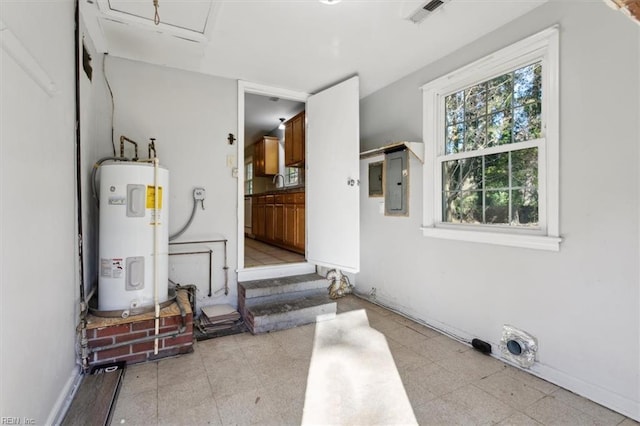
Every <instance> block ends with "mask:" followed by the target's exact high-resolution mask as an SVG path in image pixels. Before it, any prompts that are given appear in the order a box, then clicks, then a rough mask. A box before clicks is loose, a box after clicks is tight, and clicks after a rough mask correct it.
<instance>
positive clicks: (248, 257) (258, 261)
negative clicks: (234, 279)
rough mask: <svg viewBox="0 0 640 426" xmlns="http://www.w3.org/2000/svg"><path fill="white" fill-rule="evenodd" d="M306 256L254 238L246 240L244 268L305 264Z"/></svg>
mask: <svg viewBox="0 0 640 426" xmlns="http://www.w3.org/2000/svg"><path fill="white" fill-rule="evenodd" d="M304 260H305V259H304V256H303V255H301V254H298V253H294V252H292V251H289V250H284V249H281V248H279V247H276V246H271V245H269V244H265V243H263V242H261V241H257V240H254V239H252V238H245V239H244V266H245V267H248V268H250V267H254V266H264V265H277V264H280V263H296V262H304Z"/></svg>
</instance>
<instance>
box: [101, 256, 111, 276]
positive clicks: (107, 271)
mask: <svg viewBox="0 0 640 426" xmlns="http://www.w3.org/2000/svg"><path fill="white" fill-rule="evenodd" d="M100 276H102V277H108V278H111V259H100Z"/></svg>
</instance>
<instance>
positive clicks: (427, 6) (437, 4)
mask: <svg viewBox="0 0 640 426" xmlns="http://www.w3.org/2000/svg"><path fill="white" fill-rule="evenodd" d="M447 1H448V0H429V1H427V2H426V3H423V4H422V6H420V7H419V8H418V9H417V10H416V11H415V12H413V13H412V14H411V15H409V18H408V19H409V20H410V21H411V22H413V23H414V24H419V23H420V22H422V21H424V20H425V19H426V18H427V16H429V15H431V14H432V13H434V12H435V11H437V10H438V9H440V8H441V7H442V5H443V4H445V3H446V2H447Z"/></svg>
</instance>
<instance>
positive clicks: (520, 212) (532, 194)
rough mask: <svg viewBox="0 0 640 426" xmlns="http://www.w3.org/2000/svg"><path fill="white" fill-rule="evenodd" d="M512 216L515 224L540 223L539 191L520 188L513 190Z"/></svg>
mask: <svg viewBox="0 0 640 426" xmlns="http://www.w3.org/2000/svg"><path fill="white" fill-rule="evenodd" d="M511 197H512V201H511V206H512V207H511V209H512V211H511V218H512V222H513V224H514V225H529V226H537V225H538V191H536V190H535V189H519V190H514V191H511Z"/></svg>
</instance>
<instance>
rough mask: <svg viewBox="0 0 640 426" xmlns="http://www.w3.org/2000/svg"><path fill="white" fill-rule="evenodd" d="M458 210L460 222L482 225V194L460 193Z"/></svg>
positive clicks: (475, 192)
mask: <svg viewBox="0 0 640 426" xmlns="http://www.w3.org/2000/svg"><path fill="white" fill-rule="evenodd" d="M459 209H460V222H462V223H482V192H479V191H473V192H461V193H460V198H459Z"/></svg>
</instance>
